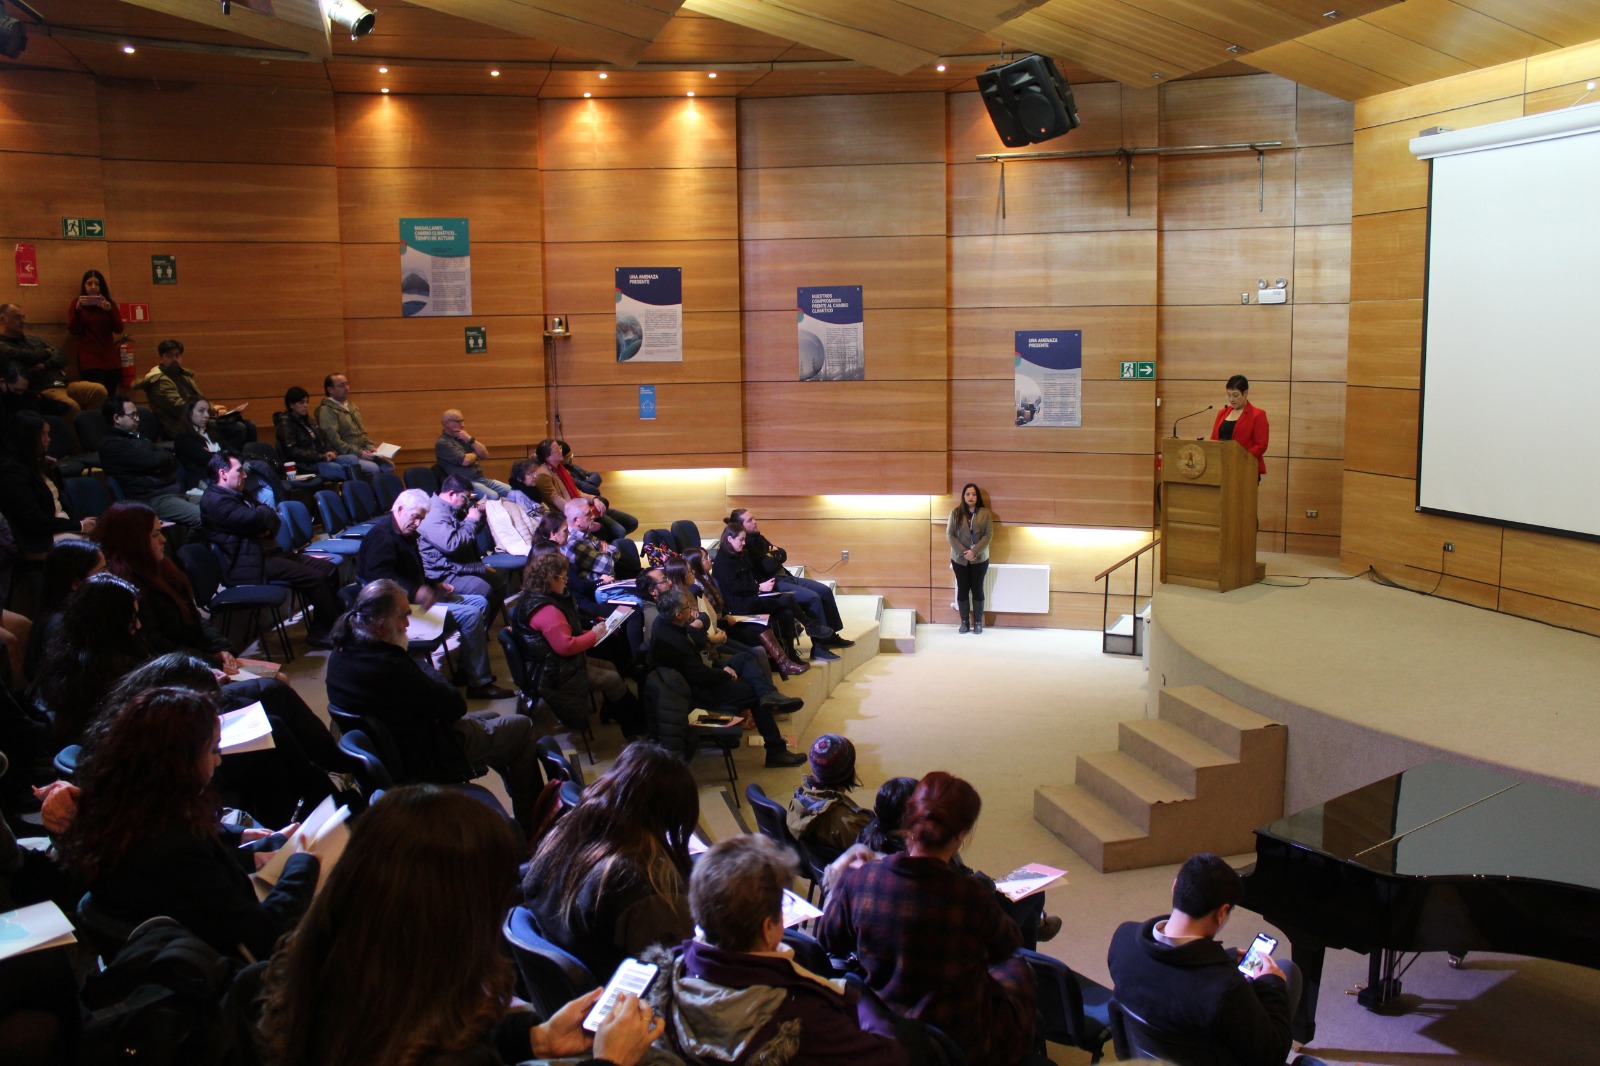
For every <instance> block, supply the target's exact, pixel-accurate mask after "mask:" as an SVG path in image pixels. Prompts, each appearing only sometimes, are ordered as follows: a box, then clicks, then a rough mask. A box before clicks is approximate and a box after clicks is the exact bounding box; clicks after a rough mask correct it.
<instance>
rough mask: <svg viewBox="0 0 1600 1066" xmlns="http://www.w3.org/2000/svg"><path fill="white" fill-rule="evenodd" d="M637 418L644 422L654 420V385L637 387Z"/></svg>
mask: <svg viewBox="0 0 1600 1066" xmlns="http://www.w3.org/2000/svg"><path fill="white" fill-rule="evenodd" d="M639 417H640V418H641V419H643V420H645V421H654V420H655V417H656V387H655V386H654V385H640V386H639Z"/></svg>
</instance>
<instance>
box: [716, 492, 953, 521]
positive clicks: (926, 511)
mask: <svg viewBox="0 0 1600 1066" xmlns="http://www.w3.org/2000/svg"><path fill="white" fill-rule="evenodd" d="M933 499H934V498H933V497H930V496H928V495H927V494H925V493H921V494H918V493H912V494H903V495H883V494H879V493H868V494H866V495H851V494H849V493H838V494H827V495H822V496H752V495H740V494H737V493H735V494H732V495H730V496H729V497H728V500H727V503H728V506H727V507H726V508H724V511H725V513H731V512H732V510H733V508H735V507H742V508H744V509H745V510H747V511H750V512H752V513H754V514H755V516H756V520H757V521H758V522H759V523H761V528H762V529H763V530H765V529H766V522H767V520H768V519H822V518H853V519H861V520H863V521H871V522H879V521H887V520H889V519H901V518H911V519H916V520H917V521H919V522H922V523H925V524H926V523H928V522H930V521H932V520H933V519H932V515H933V514H934V513H935V511H936V510H938V509H936V508H935V507H934V506H933ZM942 510H943V511H945V512H948V511H949V510H950V508H948V507H945V508H942ZM941 521H942V519H941Z"/></svg>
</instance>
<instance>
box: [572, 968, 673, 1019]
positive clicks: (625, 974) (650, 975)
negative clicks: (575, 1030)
mask: <svg viewBox="0 0 1600 1066" xmlns="http://www.w3.org/2000/svg"><path fill="white" fill-rule="evenodd" d="M657 969H658V967H656V966H653V965H650V964H649V963H643V962H640V961H639V960H638V959H623V960H622V965H621V966H618V967H617V972H616V973H614V974H612V975H611V980H610V981H608V982H606V990H605V991H604V992H602V993H600V998H599V999H598V1000H596V1001H595V1004H594V1007H593V1008H592V1009H590V1011H589V1016H588V1017H587V1018H585V1019H584V1020H583V1027H584V1028H585V1029H587V1030H588V1031H589V1032H591V1033H592V1032H595V1031H596V1030H598V1029H599V1028H600V1023H601V1022H603V1021H605V1020H606V1017H607V1016H608V1015H610V1013H611V1011H612V1009H613V1008H614V1007H616V1005H617V1000H618V999H619V998H620V997H621V996H622V994H623V993H624V992H628V993H631V994H633V995H635V996H642V995H644V994H645V992H646V991H647V990H648V989H649V988H650V982H651V981H653V980H655V976H656V971H657Z"/></svg>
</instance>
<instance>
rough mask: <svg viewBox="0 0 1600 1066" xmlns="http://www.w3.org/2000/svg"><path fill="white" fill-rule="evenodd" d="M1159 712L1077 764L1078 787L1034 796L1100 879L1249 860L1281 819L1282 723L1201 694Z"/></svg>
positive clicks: (1183, 692) (1166, 700)
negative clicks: (1194, 858)
mask: <svg viewBox="0 0 1600 1066" xmlns="http://www.w3.org/2000/svg"><path fill="white" fill-rule="evenodd" d="M1159 714H1160V717H1157V718H1140V719H1136V720H1134V721H1130V722H1122V723H1120V724H1119V725H1118V728H1117V744H1118V747H1117V750H1116V751H1104V752H1094V753H1090V754H1085V755H1080V756H1078V760H1077V780H1076V782H1075V783H1074V784H1072V785H1066V786H1061V785H1043V786H1041V787H1040V788H1038V789H1037V790H1035V792H1034V819H1035V820H1036V821H1038V822H1039V823H1040V824H1041V825H1044V826H1045V827H1046V828H1048V829H1049V830H1050V831H1051V832H1052V833H1054V834H1055V835H1056V836H1058V837H1060V838H1061V840H1062V841H1064V842H1065V843H1066V844H1067V845H1068V846H1069V847H1071V848H1072V849H1073V850H1074V851H1076V852H1078V853H1079V854H1080V855H1082V856H1083V857H1084V858H1085V859H1086V860H1088V862H1089V863H1090V865H1092V866H1094V868H1095V869H1097V870H1099V871H1100V872H1102V873H1109V872H1111V871H1114V870H1132V869H1141V868H1144V867H1147V866H1161V865H1165V864H1168V863H1175V862H1182V861H1183V860H1184V859H1186V858H1188V857H1189V856H1190V855H1193V854H1194V853H1196V852H1201V851H1210V852H1215V853H1217V854H1219V855H1234V854H1239V853H1241V852H1246V851H1249V850H1251V848H1252V847H1253V834H1252V831H1253V830H1254V829H1255V828H1256V827H1257V826H1261V825H1265V824H1266V823H1268V822H1271V821H1273V820H1275V819H1277V818H1279V817H1281V816H1282V814H1283V773H1284V758H1285V754H1286V748H1287V737H1288V730H1287V729H1285V728H1284V727H1283V726H1282V725H1281V724H1279V723H1278V722H1275V721H1273V720H1272V719H1270V718H1266V717H1264V716H1262V715H1259V714H1256V713H1255V712H1254V711H1251V710H1248V709H1246V708H1244V707H1240V706H1239V705H1238V704H1236V703H1234V702H1232V701H1231V700H1228V699H1225V698H1224V697H1222V696H1219V695H1218V694H1217V693H1215V692H1212V691H1211V690H1209V689H1206V688H1203V687H1201V686H1187V687H1183V688H1175V689H1164V690H1162V692H1161V693H1160V701H1159Z"/></svg>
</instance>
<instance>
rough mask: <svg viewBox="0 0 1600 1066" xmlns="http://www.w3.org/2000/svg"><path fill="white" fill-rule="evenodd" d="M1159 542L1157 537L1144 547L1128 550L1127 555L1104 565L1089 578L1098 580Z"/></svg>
mask: <svg viewBox="0 0 1600 1066" xmlns="http://www.w3.org/2000/svg"><path fill="white" fill-rule="evenodd" d="M1160 543H1161V538H1160V537H1157V538H1156V539H1155V540H1152V541H1151V542H1150V543H1149V544H1146V545H1145V546H1144V547H1142V548H1140V549H1139V550H1138V551H1135V552H1129V553H1128V554H1127V555H1124V556H1123V557H1122V558H1120V559H1118V560H1117V561H1116V562H1114V563H1112V564H1111V565H1110V566H1108V567H1106V568H1105V569H1104V570H1102V571H1100V572H1099V573H1098V574H1096V575H1094V577H1093V578H1092V579H1091V580H1094V581H1099V580H1100V579H1101V578H1103V577H1105V576H1106V575H1107V574H1109V573H1111V571H1113V570H1120V569H1122V567H1123V566H1124V565H1125V564H1127V563H1130V562H1132V561H1133V560H1134V559H1137V558H1138V557H1139V556H1141V555H1143V554H1144V553H1145V552H1147V551H1149V550H1150V549H1151V548H1154V547H1155V546H1156V545H1157V544H1160Z"/></svg>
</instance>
